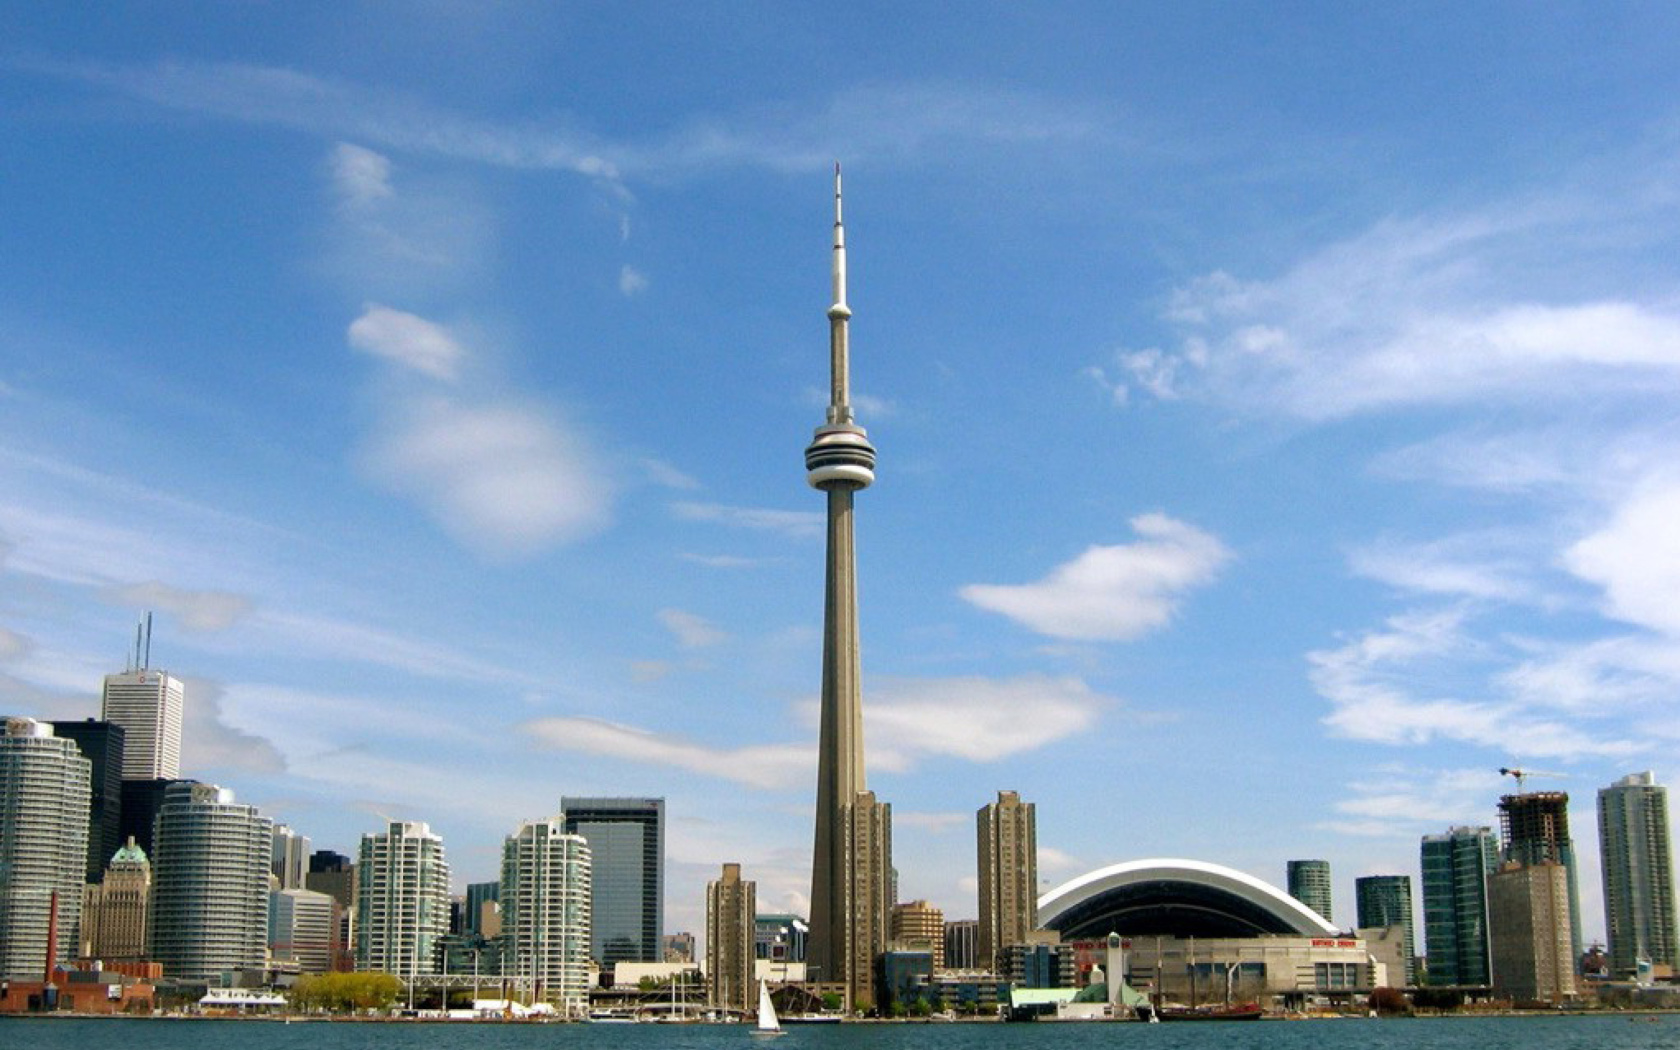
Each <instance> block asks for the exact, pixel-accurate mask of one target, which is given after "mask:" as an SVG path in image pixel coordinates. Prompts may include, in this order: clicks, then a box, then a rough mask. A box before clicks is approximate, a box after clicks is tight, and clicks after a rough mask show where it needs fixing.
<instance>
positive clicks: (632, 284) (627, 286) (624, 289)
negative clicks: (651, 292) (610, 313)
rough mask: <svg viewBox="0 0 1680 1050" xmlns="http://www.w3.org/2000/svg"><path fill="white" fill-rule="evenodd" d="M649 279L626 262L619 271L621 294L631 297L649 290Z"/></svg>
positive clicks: (619, 289)
mask: <svg viewBox="0 0 1680 1050" xmlns="http://www.w3.org/2000/svg"><path fill="white" fill-rule="evenodd" d="M647 286H648V279H647V277H645V276H644V275H643V274H642V272H641V271H640V270H637V269H636V268H635V267H634V266H631V265H630V264H629V263H625V264H624V266H623V267H622V268H620V269H619V271H618V291H619V294H621V295H623V296H625V297H626V298H629V297H631V296H635V295H640V294H641V293H642V292H645V291H647Z"/></svg>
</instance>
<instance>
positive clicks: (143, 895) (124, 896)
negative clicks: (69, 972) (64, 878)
mask: <svg viewBox="0 0 1680 1050" xmlns="http://www.w3.org/2000/svg"><path fill="white" fill-rule="evenodd" d="M151 899H152V862H151V860H150V858H148V857H147V856H146V853H145V851H144V850H142V849H141V848H140V847H139V846H138V845H137V844H135V842H134V840H133V839H130V840H128V842H127V843H126V844H125V845H123V846H122V848H120V849H118V850H117V852H116V853H114V854H112V856H111V863H110V865H109V866H107V867H106V869H105V878H104V880H103V881H102V882H100V883H99V884H98V885H90V886H89V887H88V894H87V898H86V900H87V905H88V906H87V910H86V911H85V912H84V913H83V915H82V941H83V943H84V944H85V945H86V946H87V954H88V955H89V956H90V957H92V958H95V959H110V960H112V961H115V962H131V961H134V960H137V959H144V958H146V957H147V956H146V932H147V926H148V924H147V917H148V915H149V914H150V911H151Z"/></svg>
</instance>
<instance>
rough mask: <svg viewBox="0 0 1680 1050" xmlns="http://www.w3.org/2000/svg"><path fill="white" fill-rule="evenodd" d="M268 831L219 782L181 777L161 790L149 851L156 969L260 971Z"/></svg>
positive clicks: (201, 976)
mask: <svg viewBox="0 0 1680 1050" xmlns="http://www.w3.org/2000/svg"><path fill="white" fill-rule="evenodd" d="M272 835H273V824H272V822H271V821H269V819H268V818H267V817H265V816H263V815H261V814H260V813H258V812H257V810H256V807H254V806H246V805H241V804H240V803H238V802H236V801H235V800H234V796H233V792H232V791H230V790H228V789H226V788H220V787H217V786H216V785H215V784H199V783H193V782H187V783H181V784H176V785H174V786H173V787H171V788H170V789H169V790H168V791H167V792H165V793H164V797H163V807H162V808H161V809H159V810H158V817H157V835H156V837H155V841H154V842H153V849H152V853H151V858H152V923H151V957H152V958H153V959H154V960H156V961H157V962H160V963H162V964H163V971H164V973H166V974H168V975H169V976H171V977H179V978H183V979H186V980H215V979H219V978H220V977H221V976H222V975H223V974H225V973H229V972H234V971H256V972H257V973H259V974H260V973H261V972H262V969H263V965H264V959H265V955H266V952H267V950H268V866H269V853H270V849H271V840H272Z"/></svg>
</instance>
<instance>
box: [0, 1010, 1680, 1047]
mask: <svg viewBox="0 0 1680 1050" xmlns="http://www.w3.org/2000/svg"><path fill="white" fill-rule="evenodd" d="M748 1047H754V1048H758V1047H764V1048H765V1050H769V1048H774V1050H970V1048H973V1050H1369V1048H1371V1047H1382V1048H1384V1050H1388V1048H1399V1050H1411V1048H1416V1050H1675V1048H1680V1016H1674V1015H1664V1016H1657V1017H1648V1016H1645V1015H1611V1016H1586V1017H1580V1016H1576V1017H1552V1016H1540V1017H1441V1018H1425V1019H1415V1020H1410V1019H1394V1020H1366V1019H1357V1018H1349V1019H1341V1020H1330V1021H1251V1022H1221V1023H1203V1024H1158V1025H1145V1024H860V1025H823V1026H816V1027H802V1028H795V1029H793V1030H792V1031H790V1032H789V1034H788V1035H787V1036H785V1037H784V1038H781V1039H776V1040H768V1041H766V1040H759V1039H754V1038H753V1037H752V1036H751V1035H749V1034H748V1029H747V1028H746V1027H745V1026H741V1025H650V1024H644V1025H586V1024H565V1025H561V1024H550V1025H500V1024H470V1023H458V1024H349V1023H324V1022H309V1023H300V1024H290V1025H285V1024H279V1023H275V1022H261V1021H215V1020H205V1021H196V1020H195V1021H184V1020H145V1019H142V1020H131V1019H125V1018H89V1019H73V1020H72V1019H60V1018H53V1019H29V1018H7V1019H0V1050H247V1048H249V1050H745V1048H748Z"/></svg>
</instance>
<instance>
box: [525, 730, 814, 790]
mask: <svg viewBox="0 0 1680 1050" xmlns="http://www.w3.org/2000/svg"><path fill="white" fill-rule="evenodd" d="M520 730H521V732H523V733H525V734H527V735H528V736H530V737H532V738H534V739H535V741H536V742H537V743H539V744H541V745H542V746H545V747H549V748H554V749H556V750H561V751H575V752H579V753H582V754H590V755H605V756H607V757H610V758H619V759H625V760H627V761H632V762H641V763H644V764H650V765H660V766H667V767H671V768H675V769H683V770H687V771H688V772H690V773H699V774H702V775H704V776H711V777H719V778H721V779H724V780H729V781H733V782H735V783H738V784H743V785H746V786H747V787H754V788H765V789H770V788H788V787H792V786H795V785H796V784H802V783H804V782H805V781H806V779H807V778H808V777H809V775H810V771H811V770H812V769H814V768H815V767H816V749H815V748H813V747H810V746H807V745H794V744H767V745H760V746H754V747H735V748H719V747H710V746H706V745H703V744H699V743H696V742H694V741H692V740H688V739H685V738H683V737H680V736H676V735H674V734H665V733H654V732H651V731H649V730H645V729H637V728H635V727H632V726H627V725H621V724H618V723H615V722H605V721H601V720H598V719H593V718H542V719H538V720H536V721H533V722H527V723H525V724H524V725H523V726H521V727H520Z"/></svg>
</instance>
